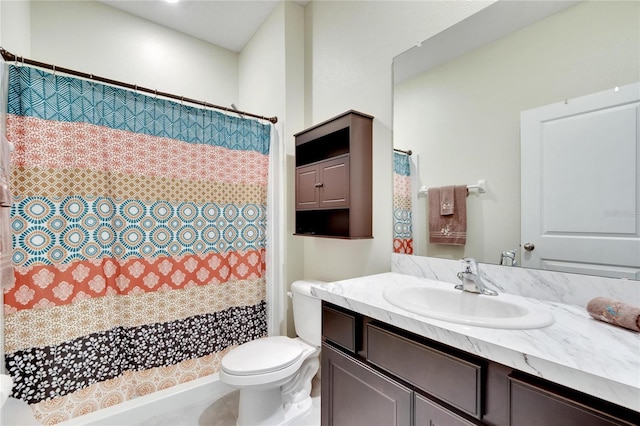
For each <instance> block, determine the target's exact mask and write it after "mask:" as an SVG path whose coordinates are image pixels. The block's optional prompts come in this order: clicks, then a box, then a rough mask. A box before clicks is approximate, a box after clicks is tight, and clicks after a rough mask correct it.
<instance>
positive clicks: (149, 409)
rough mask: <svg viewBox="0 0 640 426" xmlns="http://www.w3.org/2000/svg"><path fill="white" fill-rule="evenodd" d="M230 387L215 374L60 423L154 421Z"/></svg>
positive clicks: (214, 397)
mask: <svg viewBox="0 0 640 426" xmlns="http://www.w3.org/2000/svg"><path fill="white" fill-rule="evenodd" d="M231 391H233V389H232V388H231V387H229V386H227V385H225V384H224V383H222V382H221V381H220V379H219V377H218V374H217V373H216V374H212V375H210V376H207V377H202V378H200V379H196V380H192V381H190V382H187V383H183V384H181V385H176V386H173V387H171V388H169V389H165V390H162V391H159V392H154V393H152V394H149V395H145V396H141V397H139V398H135V399H131V400H129V401H125V402H123V403H122V404H118V405H115V406H113V407H109V408H104V409H102V410H98V411H95V412H93V413H89V414H87V415H84V416H79V417H75V418H73V419H70V420H67V421H65V422H62V423H59V424H60V425H96V426H98V425H100V426H113V425H139V424H145V423H146V424H153V421H150V420H151V419H152V418H161V417H173V416H175V414H176V413H180V412H183V411H184V410H185V408H186V407H190V406H193V405H198V406H203V407H204V406H206V403H207V402H211V403H213V402H214V401H216V400H217V399H219V398H221V397H222V396H224V395H226V394H228V393H229V392H231Z"/></svg>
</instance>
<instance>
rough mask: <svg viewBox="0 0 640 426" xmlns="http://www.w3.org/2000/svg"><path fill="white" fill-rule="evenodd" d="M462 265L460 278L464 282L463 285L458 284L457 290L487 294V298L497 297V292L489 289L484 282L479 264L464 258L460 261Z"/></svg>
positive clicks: (459, 273)
mask: <svg viewBox="0 0 640 426" xmlns="http://www.w3.org/2000/svg"><path fill="white" fill-rule="evenodd" d="M460 263H461V264H462V271H460V272H458V278H459V279H460V281H462V284H458V285H457V286H456V287H455V288H456V289H457V290H462V291H468V292H470V293H479V294H485V295H487V296H497V295H498V293H497V292H496V291H493V290H490V289H488V288H487V285H486V284H485V283H484V281H482V277H480V273H479V270H478V262H477V261H476V260H475V259H472V258H470V257H464V258H462V259H460Z"/></svg>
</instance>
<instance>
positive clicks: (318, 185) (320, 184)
mask: <svg viewBox="0 0 640 426" xmlns="http://www.w3.org/2000/svg"><path fill="white" fill-rule="evenodd" d="M323 186H324V183H322V182H318V183H316V188H322V187H323Z"/></svg>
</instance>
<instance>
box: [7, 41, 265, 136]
mask: <svg viewBox="0 0 640 426" xmlns="http://www.w3.org/2000/svg"><path fill="white" fill-rule="evenodd" d="M0 53H1V54H2V58H3V59H4V60H5V61H7V62H16V63H20V64H23V65H24V64H27V65H33V66H36V67H39V68H45V69H49V70H52V71H53V72H54V73H55V72H56V71H59V72H62V73H65V74H70V75H74V76H77V77H82V78H86V79H89V80H93V81H97V82H100V83H107V84H110V85H113V86H120V87H124V88H126V89H130V90H134V91H138V92H145V93H149V94H152V95H155V96H158V95H159V96H162V97H164V98H169V99H175V100H178V101H181V102H189V103H191V104H195V105H199V106H203V107H207V108H214V109H219V110H222V111H227V112H231V113H234V114H238V115H240V116H241V117H242V116H243V115H246V116H249V117H253V118H259V119H261V120H267V121H270V122H271V123H274V124H275V123H277V122H278V117H265V116H262V115H257V114H252V113H250V112H245V111H240V110H238V109H236V108H235V107H234V108H228V107H223V106H220V105H214V104H210V103H208V102H204V101H198V100H195V99H190V98H185V97H184V96H177V95H172V94H171V93H165V92H158V91H157V90H152V89H147V88H146V87H140V86H138V85H135V84H130V83H123V82H121V81H117V80H111V79H109V78H104V77H99V76H97V75H93V74H87V73H84V72H81V71H75V70H72V69H69V68H63V67H57V66H55V65H51V64H46V63H44V62H39V61H34V60H33V59H26V58H24V57H22V56H16V55H14V54H13V53H11V52H8V51H6V50H5V49H3V48H1V47H0ZM232 105H233V104H232Z"/></svg>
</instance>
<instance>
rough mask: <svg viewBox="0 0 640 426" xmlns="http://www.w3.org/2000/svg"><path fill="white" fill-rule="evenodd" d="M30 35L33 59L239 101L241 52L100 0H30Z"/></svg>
mask: <svg viewBox="0 0 640 426" xmlns="http://www.w3.org/2000/svg"><path fill="white" fill-rule="evenodd" d="M116 29H117V30H116ZM30 39H31V40H30V50H31V53H30V57H31V58H32V59H36V60H39V61H42V62H47V63H52V64H55V65H57V66H61V67H67V68H71V69H76V70H79V71H84V72H87V73H91V74H95V75H99V76H101V77H107V78H111V79H114V80H120V81H124V82H127V83H131V84H137V85H139V86H143V87H147V88H149V89H157V90H158V91H164V92H168V93H175V94H179V95H184V96H185V97H188V98H193V99H197V100H203V101H208V102H211V103H214V104H217V105H223V106H230V105H231V103H232V102H235V103H238V75H239V72H238V54H237V53H235V52H231V51H229V50H227V49H223V48H221V47H218V46H214V45H212V44H210V43H206V42H204V41H201V40H198V39H196V38H193V37H190V36H187V35H184V34H182V33H179V32H177V31H174V30H171V29H168V28H166V27H162V26H160V25H156V24H154V23H151V22H149V21H146V20H144V19H140V18H137V17H135V16H133V15H130V14H128V13H124V12H121V11H119V10H116V9H114V8H112V7H109V6H106V5H104V4H102V3H99V2H95V1H34V2H31V33H30ZM5 48H6V49H7V50H9V51H11V46H6V47H5Z"/></svg>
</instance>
